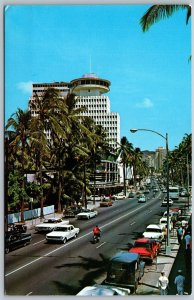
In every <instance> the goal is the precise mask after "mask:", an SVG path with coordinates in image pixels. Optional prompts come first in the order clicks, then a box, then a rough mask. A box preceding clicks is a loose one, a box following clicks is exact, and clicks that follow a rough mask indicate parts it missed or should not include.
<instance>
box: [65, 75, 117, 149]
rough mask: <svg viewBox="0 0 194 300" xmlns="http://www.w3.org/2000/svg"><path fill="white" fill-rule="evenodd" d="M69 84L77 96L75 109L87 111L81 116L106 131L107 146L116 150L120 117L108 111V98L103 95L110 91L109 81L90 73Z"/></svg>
mask: <svg viewBox="0 0 194 300" xmlns="http://www.w3.org/2000/svg"><path fill="white" fill-rule="evenodd" d="M70 84H71V89H72V91H73V93H74V94H75V95H77V96H78V102H77V104H76V105H77V107H83V106H84V107H86V109H87V110H86V112H83V113H82V115H83V116H90V117H91V118H92V119H93V120H94V121H95V123H96V124H97V125H101V126H102V127H103V128H104V129H105V130H106V133H107V139H108V142H109V145H110V146H111V148H112V149H114V150H116V149H117V148H118V145H119V144H118V143H120V116H119V114H118V113H114V112H111V111H110V100H109V97H108V96H106V95H104V94H106V93H108V92H109V90H110V89H109V87H110V84H111V83H110V81H108V80H106V79H101V78H98V77H97V76H96V75H95V74H94V73H90V74H85V75H84V76H83V77H82V78H78V79H74V80H72V81H71V83H70Z"/></svg>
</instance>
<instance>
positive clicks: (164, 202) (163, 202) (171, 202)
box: [161, 198, 173, 206]
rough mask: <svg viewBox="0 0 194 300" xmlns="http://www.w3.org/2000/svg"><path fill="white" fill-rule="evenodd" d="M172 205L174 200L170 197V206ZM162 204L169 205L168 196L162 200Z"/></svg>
mask: <svg viewBox="0 0 194 300" xmlns="http://www.w3.org/2000/svg"><path fill="white" fill-rule="evenodd" d="M172 205H173V200H172V199H169V206H172ZM161 206H167V199H166V198H165V199H164V200H163V201H162V204H161Z"/></svg>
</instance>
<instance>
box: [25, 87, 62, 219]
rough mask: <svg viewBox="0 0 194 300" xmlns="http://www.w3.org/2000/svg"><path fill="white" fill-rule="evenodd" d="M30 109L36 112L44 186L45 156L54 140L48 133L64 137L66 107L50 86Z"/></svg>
mask: <svg viewBox="0 0 194 300" xmlns="http://www.w3.org/2000/svg"><path fill="white" fill-rule="evenodd" d="M29 106H30V110H31V111H32V112H34V115H33V118H32V120H33V122H32V125H31V130H32V132H33V136H34V140H33V148H34V149H36V150H35V151H34V154H35V157H36V167H37V173H38V178H39V183H40V187H41V188H42V187H43V169H45V166H44V165H45V162H44V158H45V155H46V156H47V155H48V151H49V150H48V144H49V142H50V143H52V140H50V139H49V138H48V136H47V135H48V134H50V136H51V137H52V136H53V135H54V134H53V132H57V134H59V135H61V137H63V135H64V131H63V130H62V125H63V126H64V123H65V119H64V117H63V115H64V111H65V107H64V101H63V98H62V97H60V94H59V91H58V90H57V89H54V88H48V89H47V90H46V91H45V92H44V93H43V94H42V95H41V96H38V95H37V94H36V95H35V97H34V98H33V99H32V100H31V101H30V102H29ZM40 207H41V217H43V215H44V213H43V207H44V198H43V189H41V193H40Z"/></svg>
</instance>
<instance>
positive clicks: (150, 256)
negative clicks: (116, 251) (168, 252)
mask: <svg viewBox="0 0 194 300" xmlns="http://www.w3.org/2000/svg"><path fill="white" fill-rule="evenodd" d="M160 248H161V244H160V243H159V242H157V241H156V240H154V239H146V238H140V239H137V240H136V241H135V243H134V245H133V246H132V247H131V249H129V252H130V253H131V252H132V253H138V254H139V255H140V257H141V258H142V259H143V260H145V261H148V262H151V263H152V262H153V260H154V258H156V257H157V255H158V253H159V252H160Z"/></svg>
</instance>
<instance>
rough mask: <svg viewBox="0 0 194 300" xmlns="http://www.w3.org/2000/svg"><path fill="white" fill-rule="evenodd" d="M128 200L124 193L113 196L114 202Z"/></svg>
mask: <svg viewBox="0 0 194 300" xmlns="http://www.w3.org/2000/svg"><path fill="white" fill-rule="evenodd" d="M126 198H127V197H126V196H125V195H124V194H123V193H120V194H115V195H112V199H113V200H122V199H126Z"/></svg>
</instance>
